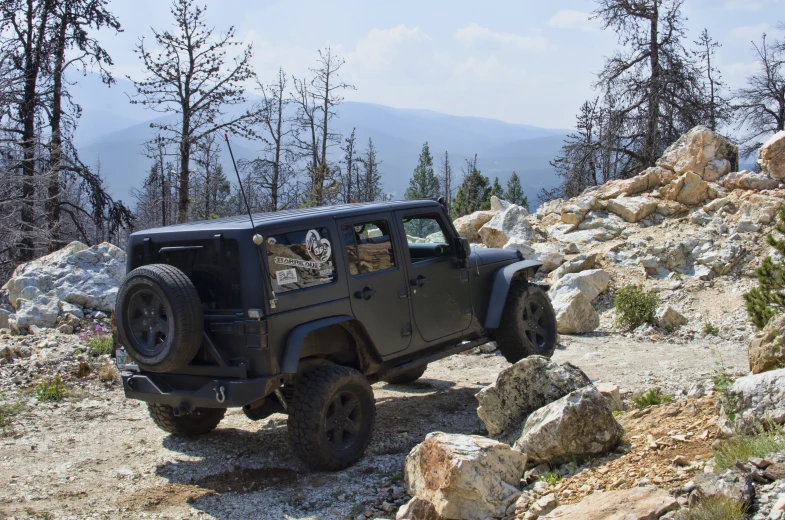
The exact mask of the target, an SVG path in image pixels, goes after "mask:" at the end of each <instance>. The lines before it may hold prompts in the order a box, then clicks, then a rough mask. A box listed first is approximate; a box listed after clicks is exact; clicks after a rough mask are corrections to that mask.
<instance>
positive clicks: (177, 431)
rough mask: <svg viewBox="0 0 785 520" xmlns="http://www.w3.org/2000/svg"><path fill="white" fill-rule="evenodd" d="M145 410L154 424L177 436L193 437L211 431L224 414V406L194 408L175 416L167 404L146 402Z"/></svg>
mask: <svg viewBox="0 0 785 520" xmlns="http://www.w3.org/2000/svg"><path fill="white" fill-rule="evenodd" d="M147 411H148V412H149V413H150V417H151V418H152V419H153V422H154V423H155V425H156V426H158V427H159V428H161V429H162V430H163V431H165V432H168V433H171V434H172V435H175V436H177V437H195V436H197V435H202V434H205V433H207V432H211V431H213V430H214V429H215V428H216V427H217V426H218V423H220V422H221V419H223V418H224V414H226V408H195V409H194V410H193V411H192V412H191V413H189V414H185V415H181V416H179V417H176V416H175V415H174V411H173V410H172V407H171V406H169V405H168V404H157V403H147Z"/></svg>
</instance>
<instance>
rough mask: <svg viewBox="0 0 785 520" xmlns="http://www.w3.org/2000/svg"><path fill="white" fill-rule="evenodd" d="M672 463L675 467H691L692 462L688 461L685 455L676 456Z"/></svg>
mask: <svg viewBox="0 0 785 520" xmlns="http://www.w3.org/2000/svg"><path fill="white" fill-rule="evenodd" d="M671 462H673V465H674V466H689V465H690V461H688V460H687V457H685V456H684V455H676V457H674V458H673V460H672V461H671Z"/></svg>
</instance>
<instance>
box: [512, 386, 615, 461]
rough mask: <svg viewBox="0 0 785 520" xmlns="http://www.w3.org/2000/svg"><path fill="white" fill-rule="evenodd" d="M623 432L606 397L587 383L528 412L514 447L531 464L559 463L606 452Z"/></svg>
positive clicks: (613, 445)
mask: <svg viewBox="0 0 785 520" xmlns="http://www.w3.org/2000/svg"><path fill="white" fill-rule="evenodd" d="M622 435H624V429H623V428H622V427H621V425H620V424H619V423H618V422H616V419H614V417H613V414H612V413H611V409H610V408H609V407H608V404H607V403H606V402H605V397H603V395H602V394H601V393H600V391H599V390H597V388H595V387H594V386H593V385H589V386H585V387H583V388H581V389H579V390H575V391H574V392H571V393H569V394H567V395H566V396H564V397H562V398H561V399H559V400H557V401H554V402H552V403H550V404H548V405H546V406H543V407H542V408H540V409H539V410H537V411H535V412H534V413H532V414H531V415H529V417H528V418H527V419H526V423H525V425H524V427H523V432H522V433H521V436H520V438H519V439H518V440H517V441H516V442H515V446H514V448H515V449H518V450H520V451H522V452H523V453H526V455H527V456H528V457H529V461H530V462H532V463H535V464H538V463H542V462H547V463H549V464H561V463H564V462H567V461H569V460H571V459H573V458H578V459H582V458H585V457H587V456H596V455H599V454H601V453H605V452H607V451H609V450H611V449H613V448H614V447H615V446H616V445H617V444H618V443H619V440H621V437H622Z"/></svg>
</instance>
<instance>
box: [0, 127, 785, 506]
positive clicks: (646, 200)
mask: <svg viewBox="0 0 785 520" xmlns="http://www.w3.org/2000/svg"><path fill="white" fill-rule="evenodd" d="M781 134H782V135H780V134H778V135H775V136H774V137H773V138H772V140H770V141H769V142H768V143H766V145H765V146H764V147H763V149H762V151H761V157H760V164H761V167H762V171H761V172H759V173H755V172H735V171H732V170H734V169H735V166H736V164H737V162H738V160H737V151H736V148H735V146H734V145H733V143H730V142H729V141H727V140H726V139H724V138H723V137H721V136H718V135H716V134H714V133H712V132H710V131H709V130H707V129H705V128H702V127H698V128H696V129H694V130H693V131H691V132H690V133H688V134H686V135H685V136H683V137H682V138H681V139H680V140H679V141H678V142H677V143H675V144H674V145H673V146H672V147H671V148H669V149H668V150H667V151H666V153H665V155H664V156H663V157H662V158H661V159H660V161H658V164H657V166H656V167H654V168H650V169H649V170H646V171H645V172H642V173H641V174H640V175H639V176H637V177H635V178H632V179H628V180H624V181H613V182H610V183H608V184H605V185H604V186H601V187H599V188H597V189H593V190H589V191H587V192H586V193H584V194H582V195H581V196H579V197H576V198H574V199H570V200H557V201H552V202H550V203H548V204H545V205H543V206H542V207H541V208H539V209H538V211H537V212H535V213H534V214H529V213H528V212H527V211H526V210H525V209H524V208H520V207H517V206H514V205H509V204H508V203H506V202H505V201H501V200H494V201H493V207H492V209H491V210H490V211H485V212H478V213H475V214H472V215H467V216H466V217H462V218H461V219H458V220H457V221H456V222H455V224H456V228H457V229H458V230H459V232H460V233H461V234H462V235H464V236H466V237H467V238H469V239H470V241H471V242H473V247H475V248H478V247H505V248H508V249H517V250H519V251H521V252H522V253H523V254H524V255H525V256H526V257H528V258H536V259H538V260H539V261H541V262H543V264H544V265H543V269H542V273H541V274H540V275H539V276H538V278H539V281H540V282H541V283H544V284H547V285H549V287H550V289H549V292H550V296H551V300H552V301H553V304H554V309H555V311H556V313H557V320H558V328H559V332H560V341H559V347H558V348H557V350H556V353H555V354H554V356H553V359H552V360H551V361H548V360H545V359H542V358H528V359H525V360H522V361H521V362H519V363H517V364H515V365H510V364H509V363H507V362H506V361H505V360H504V358H503V357H502V356H501V355H499V353H498V352H497V351H496V350H495V346H494V345H493V344H488V345H483V346H482V347H480V348H477V349H475V350H474V351H471V352H469V353H466V354H463V355H457V356H453V357H451V358H447V359H445V360H442V361H439V362H437V363H434V364H432V365H430V366H429V368H428V370H427V371H426V373H425V375H424V377H423V378H422V379H420V380H419V381H417V382H416V383H414V384H411V385H391V384H385V383H377V384H375V385H374V387H373V389H374V394H375V397H376V401H377V409H378V416H377V424H376V429H375V433H374V437H373V440H372V442H371V445H370V447H369V450H368V452H367V455H366V456H365V457H364V458H363V459H362V460H361V462H360V463H358V464H357V465H356V466H354V467H352V468H349V469H347V470H345V471H342V472H338V473H335V474H324V473H316V472H311V471H308V470H307V469H306V468H305V467H304V466H303V465H302V464H301V463H300V462H299V460H298V459H297V458H296V457H295V456H294V454H293V453H292V451H291V450H290V448H289V446H288V444H287V438H286V418H285V416H283V415H278V414H276V415H273V416H271V417H269V418H267V419H265V420H262V421H258V422H251V421H249V420H248V419H247V418H246V417H245V416H244V415H243V414H242V413H241V412H238V411H236V410H233V411H230V412H229V413H228V414H227V416H226V419H225V420H224V421H223V422H222V423H221V425H220V426H219V427H218V429H217V430H215V431H214V432H211V433H210V434H208V435H205V436H203V437H201V438H198V439H195V440H189V441H184V440H179V439H176V438H174V437H170V436H167V435H166V434H164V433H163V432H161V431H160V430H158V429H157V428H156V427H155V426H154V425H153V424H152V422H151V421H150V420H149V419H148V417H147V411H146V408H145V406H144V405H143V404H142V403H139V402H135V401H127V400H125V399H124V398H123V395H122V390H121V389H120V388H119V384H118V381H117V374H116V371H115V370H114V368H113V365H112V360H111V359H110V357H109V356H108V355H107V353H106V352H107V349H106V341H107V338H109V342H110V343H111V339H110V334H111V317H110V312H111V309H112V307H113V299H114V296H115V294H116V291H117V287H118V284H119V280H120V279H121V277H122V275H123V272H124V253H123V252H122V251H121V250H119V249H118V248H115V247H114V246H111V245H109V244H101V245H99V246H94V247H90V248H88V247H86V246H84V245H82V244H79V243H73V244H71V245H69V246H68V247H66V248H65V249H63V250H61V251H58V252H56V253H52V254H51V255H48V256H47V257H44V258H41V259H38V260H36V261H34V262H31V263H29V264H25V265H23V266H20V267H19V268H18V269H17V271H16V272H15V273H14V276H13V277H12V278H11V280H9V282H8V283H7V284H6V285H5V286H4V288H3V290H2V293H0V329H2V330H0V428H2V436H0V479H2V481H3V482H5V486H3V487H2V488H0V518H2V517H9V518H178V519H179V518H238V519H239V518H286V519H306V518H308V519H310V518H318V519H345V518H348V519H352V520H361V519H363V518H385V519H392V518H398V519H399V520H403V519H410V520H417V519H420V520H424V519H427V520H451V519H459V518H460V519H465V520H473V519H477V520H485V519H486V518H505V519H513V518H520V519H526V520H534V519H536V518H542V519H543V520H545V519H556V518H559V519H566V518H570V519H576V518H580V519H595V518H596V519H601V518H602V519H605V518H625V519H628V518H636V519H644V518H646V519H649V518H686V517H682V516H679V515H682V514H684V513H686V512H688V511H690V510H691V508H697V507H700V505H701V504H702V503H704V502H706V503H708V502H707V501H709V500H710V499H711V497H728V499H729V500H730V501H731V502H732V503H733V504H740V505H741V506H743V507H745V508H746V510H747V512H748V516H749V518H754V519H755V520H763V519H774V520H782V519H783V518H785V483H784V482H785V480H784V479H783V478H784V477H785V455H783V452H785V449H783V448H785V440H783V439H782V438H781V437H780V441H781V442H780V443H779V444H777V442H776V435H775V436H774V437H773V439H774V440H772V441H771V446H772V449H771V450H770V453H766V454H762V455H759V456H746V457H743V460H741V459H740V460H738V461H735V460H733V461H730V463H729V465H728V464H725V462H727V461H725V462H723V461H722V459H721V456H720V455H721V454H720V452H718V451H717V450H718V449H720V450H721V449H723V446H725V445H726V444H727V443H728V442H731V441H732V440H733V439H736V438H739V435H745V434H746V435H749V436H751V437H750V438H752V437H754V436H756V435H759V434H760V433H761V432H762V431H763V430H764V429H766V428H771V427H775V426H773V425H775V424H777V423H779V424H782V423H785V407H784V406H783V403H785V395H784V394H785V368H783V367H785V353H784V351H783V346H782V341H781V339H780V338H781V337H783V335H785V318H783V316H782V315H778V316H776V317H775V318H774V319H772V320H771V322H770V323H769V324H768V325H767V327H766V329H764V330H763V331H762V332H760V333H757V332H756V331H755V329H754V327H753V326H752V324H751V323H750V322H749V320H748V318H747V316H746V312H745V310H744V302H743V298H742V295H743V293H744V292H745V291H747V290H748V289H749V288H751V287H753V286H755V285H756V280H755V269H756V268H757V267H758V266H759V265H760V264H761V262H762V261H763V259H764V258H766V257H767V256H769V255H772V254H773V251H774V250H773V249H772V248H771V247H769V246H768V245H767V243H766V241H765V236H766V234H768V233H771V232H773V231H774V225H775V224H776V221H777V218H778V212H779V209H780V207H781V205H782V201H783V196H785V188H783V187H782V186H781V184H780V182H781V179H782V178H784V177H785V132H784V133H781ZM631 285H640V286H641V287H642V288H643V289H644V290H648V291H653V292H654V293H655V294H656V295H657V296H658V299H659V304H658V306H657V316H656V318H655V319H654V320H651V323H647V324H644V325H641V326H638V327H636V328H634V329H633V330H626V329H624V328H621V327H620V326H619V324H618V321H617V318H618V315H617V312H616V310H615V309H614V306H613V302H614V298H615V295H616V294H617V293H618V292H619V290H620V289H623V288H625V287H629V286H631ZM109 351H111V347H110V348H109ZM647 399H648V401H647ZM649 405H651V406H649ZM775 428H776V427H775ZM775 431H776V429H775ZM767 435H769V434H767ZM729 439H730V440H729ZM722 464H725V465H724V466H723V465H722ZM726 466H728V467H727V469H726ZM617 510H622V511H624V514H625V515H626V516H623V517H621V516H614V515H615V513H614V512H613V511H617Z"/></svg>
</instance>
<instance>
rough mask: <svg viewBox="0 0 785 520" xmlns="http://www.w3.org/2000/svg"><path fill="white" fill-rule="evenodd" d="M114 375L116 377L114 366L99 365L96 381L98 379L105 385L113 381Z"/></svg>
mask: <svg viewBox="0 0 785 520" xmlns="http://www.w3.org/2000/svg"><path fill="white" fill-rule="evenodd" d="M116 375H117V370H115V367H114V365H112V364H111V363H105V364H103V365H101V367H100V368H99V369H98V379H100V380H101V381H103V382H105V383H108V382H110V381H114V380H115V376H116Z"/></svg>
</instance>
